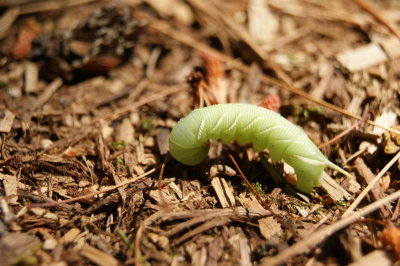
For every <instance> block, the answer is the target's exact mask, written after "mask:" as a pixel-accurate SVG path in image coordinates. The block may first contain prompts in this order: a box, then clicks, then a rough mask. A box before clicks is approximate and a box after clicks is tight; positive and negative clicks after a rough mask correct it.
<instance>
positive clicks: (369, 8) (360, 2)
mask: <svg viewBox="0 0 400 266" xmlns="http://www.w3.org/2000/svg"><path fill="white" fill-rule="evenodd" d="M352 1H353V2H354V3H355V4H357V5H358V6H360V7H361V8H362V9H364V10H365V11H367V12H368V13H370V14H371V15H372V16H373V17H374V18H375V19H376V20H377V21H379V22H380V23H382V24H383V25H384V26H385V27H386V28H387V29H388V30H389V31H390V32H391V33H393V34H394V35H396V37H397V38H399V39H400V32H399V31H398V30H397V29H396V28H395V27H394V26H393V25H392V24H391V23H389V22H388V21H387V20H386V19H385V18H384V17H383V16H382V15H381V14H380V13H379V11H378V10H377V9H376V8H375V7H373V6H371V5H370V4H368V3H367V2H365V1H364V0H352Z"/></svg>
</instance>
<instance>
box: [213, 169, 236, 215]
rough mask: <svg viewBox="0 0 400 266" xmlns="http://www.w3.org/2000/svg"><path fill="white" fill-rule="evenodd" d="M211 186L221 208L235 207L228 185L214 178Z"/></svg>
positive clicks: (222, 180) (221, 179)
mask: <svg viewBox="0 0 400 266" xmlns="http://www.w3.org/2000/svg"><path fill="white" fill-rule="evenodd" d="M211 184H212V186H213V188H214V190H215V193H216V194H217V197H218V200H219V203H220V204H221V206H222V207H223V208H228V207H232V206H235V196H234V195H233V191H232V188H231V187H230V186H229V185H228V183H227V182H226V181H225V179H224V178H222V177H214V178H213V179H212V180H211Z"/></svg>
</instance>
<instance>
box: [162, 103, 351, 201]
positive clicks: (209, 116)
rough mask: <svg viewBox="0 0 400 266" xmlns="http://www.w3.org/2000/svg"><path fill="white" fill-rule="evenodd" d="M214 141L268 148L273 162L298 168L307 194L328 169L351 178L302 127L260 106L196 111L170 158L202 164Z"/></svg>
mask: <svg viewBox="0 0 400 266" xmlns="http://www.w3.org/2000/svg"><path fill="white" fill-rule="evenodd" d="M210 139H220V140H222V142H223V143H225V144H227V143H230V142H231V141H233V140H236V141H237V142H238V143H239V145H245V144H249V143H252V145H253V148H254V149H255V150H256V151H257V152H261V151H263V150H264V149H266V148H267V149H268V150H269V154H270V157H271V159H272V160H273V161H278V160H281V159H283V160H284V161H285V162H286V163H288V164H289V165H290V166H292V167H293V168H294V170H295V173H296V176H297V183H296V186H297V188H298V189H299V190H300V191H303V192H307V193H309V192H311V190H312V188H313V187H316V186H319V185H320V183H321V178H322V173H323V170H324V168H325V167H329V168H332V169H334V170H336V171H338V172H340V173H342V174H344V175H346V176H349V177H351V174H349V173H348V172H347V171H345V170H344V169H342V168H340V167H339V166H337V165H335V164H334V163H332V162H331V161H329V160H328V159H327V158H326V157H325V156H324V155H323V154H322V153H321V151H320V150H319V149H318V148H317V147H316V146H315V144H314V143H313V142H312V141H311V140H310V139H309V138H308V137H307V135H306V134H305V133H304V131H303V130H302V129H301V128H300V127H299V126H297V125H294V124H292V123H291V122H289V121H288V120H286V119H285V118H284V117H282V116H281V115H279V114H278V113H275V112H273V111H270V110H268V109H265V108H263V107H259V106H256V105H252V104H242V103H230V104H217V105H212V106H209V107H204V108H200V109H196V110H194V111H192V112H191V113H190V114H189V115H187V116H186V117H184V118H182V119H180V120H179V122H178V123H177V124H176V126H175V127H174V128H173V129H172V132H171V135H170V138H169V149H170V154H171V155H172V157H173V158H175V159H176V160H177V161H179V162H181V163H183V164H186V165H196V164H199V163H201V161H203V160H204V159H205V158H206V157H207V155H208V150H209V145H208V140H210Z"/></svg>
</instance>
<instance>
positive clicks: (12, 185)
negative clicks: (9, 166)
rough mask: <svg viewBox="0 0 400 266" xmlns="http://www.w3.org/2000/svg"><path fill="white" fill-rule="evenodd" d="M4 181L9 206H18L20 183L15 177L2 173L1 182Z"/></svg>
mask: <svg viewBox="0 0 400 266" xmlns="http://www.w3.org/2000/svg"><path fill="white" fill-rule="evenodd" d="M1 179H2V180H3V186H4V192H5V194H6V196H7V197H6V199H7V202H8V203H9V204H17V203H18V202H17V201H18V191H17V187H18V182H17V177H16V176H15V175H4V174H1V173H0V180H1Z"/></svg>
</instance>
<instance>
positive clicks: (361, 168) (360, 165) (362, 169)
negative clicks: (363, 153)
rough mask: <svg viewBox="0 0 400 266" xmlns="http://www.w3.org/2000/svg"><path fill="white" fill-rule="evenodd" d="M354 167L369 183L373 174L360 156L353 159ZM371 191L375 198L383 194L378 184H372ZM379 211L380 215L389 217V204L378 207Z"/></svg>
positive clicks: (381, 196) (373, 176)
mask: <svg viewBox="0 0 400 266" xmlns="http://www.w3.org/2000/svg"><path fill="white" fill-rule="evenodd" d="M355 165H356V169H357V171H358V172H359V174H360V177H361V178H363V179H364V181H365V183H366V184H369V183H370V182H371V181H372V180H373V179H374V178H375V175H374V174H373V173H372V171H371V170H370V169H369V167H368V166H367V165H366V164H365V162H364V160H363V159H362V158H360V157H359V158H357V159H356V160H355ZM371 193H372V195H373V197H374V199H375V200H379V199H381V198H383V197H384V196H385V194H384V193H383V192H382V190H381V188H380V186H374V187H372V188H371ZM380 213H381V214H382V217H390V216H391V215H392V212H391V207H390V204H386V205H384V206H382V207H381V208H380Z"/></svg>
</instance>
